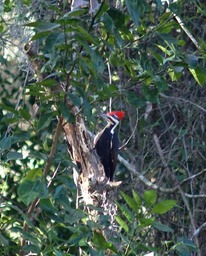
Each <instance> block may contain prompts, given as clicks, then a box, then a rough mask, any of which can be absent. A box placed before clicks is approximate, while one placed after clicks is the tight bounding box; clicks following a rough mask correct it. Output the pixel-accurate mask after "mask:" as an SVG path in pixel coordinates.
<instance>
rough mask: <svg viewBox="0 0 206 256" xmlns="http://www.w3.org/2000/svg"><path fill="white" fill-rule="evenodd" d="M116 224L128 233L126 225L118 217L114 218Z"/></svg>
mask: <svg viewBox="0 0 206 256" xmlns="http://www.w3.org/2000/svg"><path fill="white" fill-rule="evenodd" d="M115 220H116V222H117V223H118V224H119V225H120V227H122V228H123V229H124V230H125V231H126V232H127V233H128V232H129V227H128V225H127V223H126V222H125V221H124V220H123V219H122V218H121V217H119V216H115Z"/></svg>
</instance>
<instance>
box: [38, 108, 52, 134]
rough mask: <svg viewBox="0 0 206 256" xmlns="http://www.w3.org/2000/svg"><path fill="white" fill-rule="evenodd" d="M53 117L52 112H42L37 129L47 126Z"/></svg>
mask: <svg viewBox="0 0 206 256" xmlns="http://www.w3.org/2000/svg"><path fill="white" fill-rule="evenodd" d="M53 117H54V113H53V112H50V113H43V114H42V115H41V117H40V119H39V122H38V131H41V130H43V129H45V128H47V127H48V126H49V125H50V123H51V121H52V119H53Z"/></svg>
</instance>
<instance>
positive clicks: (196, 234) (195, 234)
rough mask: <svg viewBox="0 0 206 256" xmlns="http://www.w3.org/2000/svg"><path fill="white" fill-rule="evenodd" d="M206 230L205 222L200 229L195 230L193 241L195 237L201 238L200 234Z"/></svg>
mask: <svg viewBox="0 0 206 256" xmlns="http://www.w3.org/2000/svg"><path fill="white" fill-rule="evenodd" d="M203 229H206V222H204V223H203V224H202V225H201V226H200V227H199V228H198V229H196V230H195V232H194V233H193V235H192V239H194V238H195V237H197V236H199V234H200V232H201V231H202V230H203Z"/></svg>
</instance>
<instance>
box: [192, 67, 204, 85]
mask: <svg viewBox="0 0 206 256" xmlns="http://www.w3.org/2000/svg"><path fill="white" fill-rule="evenodd" d="M189 71H190V73H191V74H192V75H193V77H194V79H195V80H196V82H197V83H198V84H199V85H200V86H204V85H205V83H206V71H205V69H204V68H202V67H200V66H197V67H196V68H195V69H193V68H189Z"/></svg>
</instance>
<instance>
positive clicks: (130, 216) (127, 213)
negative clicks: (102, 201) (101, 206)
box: [117, 203, 134, 223]
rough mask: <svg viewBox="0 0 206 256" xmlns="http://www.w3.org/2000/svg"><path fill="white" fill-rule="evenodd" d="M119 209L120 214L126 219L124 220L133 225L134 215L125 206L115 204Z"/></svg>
mask: <svg viewBox="0 0 206 256" xmlns="http://www.w3.org/2000/svg"><path fill="white" fill-rule="evenodd" d="M117 205H118V207H119V209H120V210H121V212H122V214H123V215H124V216H125V217H126V219H127V220H128V221H129V222H130V223H133V221H134V214H133V213H132V212H131V211H130V210H129V209H128V207H127V206H125V205H120V204H119V203H117Z"/></svg>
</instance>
